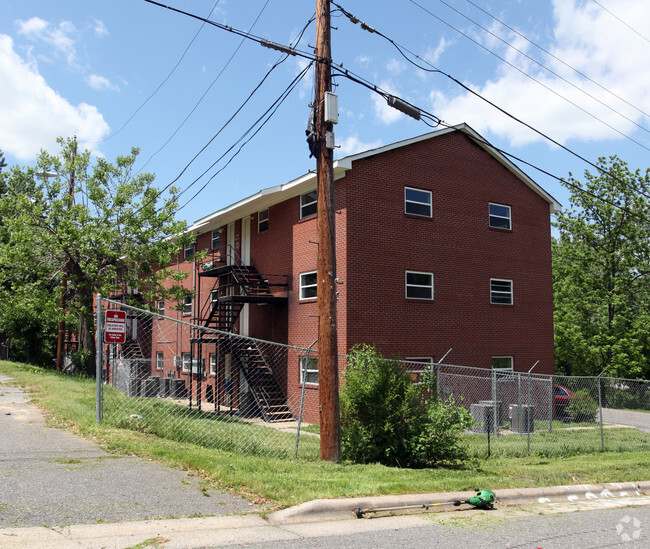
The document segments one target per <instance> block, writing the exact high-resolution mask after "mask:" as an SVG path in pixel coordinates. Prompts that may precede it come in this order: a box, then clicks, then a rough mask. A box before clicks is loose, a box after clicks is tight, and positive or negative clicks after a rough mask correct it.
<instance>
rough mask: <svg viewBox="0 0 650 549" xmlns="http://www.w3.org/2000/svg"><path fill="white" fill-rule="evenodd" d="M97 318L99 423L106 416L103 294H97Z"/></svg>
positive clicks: (96, 358)
mask: <svg viewBox="0 0 650 549" xmlns="http://www.w3.org/2000/svg"><path fill="white" fill-rule="evenodd" d="M96 318H97V320H96V322H95V325H96V329H95V332H96V333H95V338H96V343H95V347H96V349H95V366H96V369H95V378H96V379H95V385H96V397H95V398H96V402H95V413H96V416H97V417H96V419H97V423H98V424H99V423H101V422H102V418H103V416H104V410H103V404H104V403H103V399H102V354H103V353H102V296H101V294H97V317H96Z"/></svg>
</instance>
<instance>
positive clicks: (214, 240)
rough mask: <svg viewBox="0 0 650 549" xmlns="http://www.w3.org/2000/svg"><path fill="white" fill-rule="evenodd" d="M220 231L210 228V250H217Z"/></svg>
mask: <svg viewBox="0 0 650 549" xmlns="http://www.w3.org/2000/svg"><path fill="white" fill-rule="evenodd" d="M220 241H221V231H220V230H219V229H212V233H211V234H210V248H211V249H212V250H217V249H218V248H219V245H220V244H221V242H220Z"/></svg>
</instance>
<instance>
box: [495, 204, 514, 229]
mask: <svg viewBox="0 0 650 549" xmlns="http://www.w3.org/2000/svg"><path fill="white" fill-rule="evenodd" d="M511 214H512V212H511V209H510V206H504V205H503V204H494V203H492V202H490V227H492V228H494V229H507V230H510V229H512V217H511Z"/></svg>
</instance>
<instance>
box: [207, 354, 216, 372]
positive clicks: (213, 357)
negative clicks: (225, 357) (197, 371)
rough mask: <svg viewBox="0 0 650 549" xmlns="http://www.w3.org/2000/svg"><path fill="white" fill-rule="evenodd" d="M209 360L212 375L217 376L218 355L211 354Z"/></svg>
mask: <svg viewBox="0 0 650 549" xmlns="http://www.w3.org/2000/svg"><path fill="white" fill-rule="evenodd" d="M208 359H209V361H210V375H213V376H214V375H216V374H217V354H216V353H210V355H209V357H208Z"/></svg>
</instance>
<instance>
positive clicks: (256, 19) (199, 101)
mask: <svg viewBox="0 0 650 549" xmlns="http://www.w3.org/2000/svg"><path fill="white" fill-rule="evenodd" d="M269 2H270V0H266V2H265V3H264V5H263V6H262V9H261V10H260V12H259V13H258V14H257V17H256V18H255V20H254V21H253V23H252V24H251V26H250V28H249V29H248V32H250V31H252V30H253V28H255V25H256V24H257V22H258V21H259V20H260V17H262V14H263V13H264V10H265V9H266V7H267V6H268V5H269ZM213 11H214V8H213ZM208 17H209V16H208ZM204 25H205V23H202V24H201V27H203V26H204ZM245 42H246V38H242V39H241V41H240V42H239V44H238V45H237V47H236V48H235V51H233V53H232V55H231V56H230V58H229V59H228V61H226V63H225V64H224V66H223V67H222V68H221V70H220V71H219V73H218V74H217V76H215V77H214V79H213V80H212V82H210V85H209V86H208V87H207V88H206V89H205V91H204V92H203V95H201V97H199V100H198V101H197V102H196V103H195V104H194V106H193V107H192V109H191V110H190V112H189V113H187V115H186V116H185V118H184V119H183V121H182V122H181V123H180V124H179V126H178V127H177V128H176V129H175V130H174V131H173V132H172V134H171V135H170V136H169V138H168V139H167V140H166V141H165V142H164V143H163V144H162V146H161V147H160V148H159V149H158V150H157V151H156V152H154V153H153V154H152V155H151V156H150V157H149V158H148V160H147V161H146V162H145V163H144V165H143V166H142V167H141V168H140V170H139V171H140V172H141V171H142V170H144V169H145V168H146V167H147V166H148V165H149V162H151V160H152V159H153V158H154V156H156V155H157V154H158V153H160V152H161V151H162V150H163V149H164V148H165V147H166V146H167V145H169V143H170V142H171V140H172V139H173V138H174V137H175V136H176V134H177V133H178V132H179V131H180V130H181V128H182V127H183V126H184V125H185V124H186V123H187V121H188V120H189V119H190V117H191V116H192V115H193V114H194V112H195V111H196V109H197V108H198V107H199V105H200V104H201V103H202V101H203V99H205V97H206V95H207V94H208V92H209V91H210V90H211V89H212V87H213V86H214V85H215V84H216V82H217V80H219V78H221V75H223V73H224V72H225V71H226V69H227V68H228V67H229V66H230V63H232V60H233V59H234V58H235V56H236V55H237V53H238V52H239V50H240V49H241V47H242V45H243V44H244V43H245Z"/></svg>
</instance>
